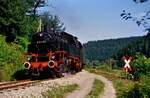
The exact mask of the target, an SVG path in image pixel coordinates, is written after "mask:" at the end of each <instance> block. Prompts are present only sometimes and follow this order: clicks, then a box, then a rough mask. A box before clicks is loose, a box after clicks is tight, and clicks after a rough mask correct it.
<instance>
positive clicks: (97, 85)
mask: <svg viewBox="0 0 150 98" xmlns="http://www.w3.org/2000/svg"><path fill="white" fill-rule="evenodd" d="M103 91H104V83H103V82H101V81H100V80H97V79H95V81H94V83H93V87H92V90H91V92H90V93H89V94H88V96H87V98H99V96H100V94H102V92H103Z"/></svg>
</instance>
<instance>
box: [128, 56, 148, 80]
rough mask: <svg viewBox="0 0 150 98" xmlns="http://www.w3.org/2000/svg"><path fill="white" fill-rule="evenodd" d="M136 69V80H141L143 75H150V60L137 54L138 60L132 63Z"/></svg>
mask: <svg viewBox="0 0 150 98" xmlns="http://www.w3.org/2000/svg"><path fill="white" fill-rule="evenodd" d="M131 65H132V66H133V68H134V73H133V75H134V78H135V79H139V78H140V77H141V76H142V75H147V74H149V73H150V58H146V57H145V56H144V55H142V54H137V55H136V59H135V60H134V61H133V62H132V63H131Z"/></svg>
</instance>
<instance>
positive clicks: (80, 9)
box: [40, 0, 150, 43]
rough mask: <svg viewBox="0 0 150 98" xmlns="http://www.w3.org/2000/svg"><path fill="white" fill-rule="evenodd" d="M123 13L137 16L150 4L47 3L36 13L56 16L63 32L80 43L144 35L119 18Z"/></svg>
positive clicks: (127, 0) (104, 0) (115, 0)
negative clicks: (64, 30)
mask: <svg viewBox="0 0 150 98" xmlns="http://www.w3.org/2000/svg"><path fill="white" fill-rule="evenodd" d="M123 10H126V11H127V12H131V13H132V15H133V16H141V15H143V14H144V12H146V11H148V10H150V1H148V2H146V3H143V4H136V3H134V2H133V0H48V4H47V6H46V7H44V8H41V9H40V11H41V12H44V11H48V12H49V13H50V14H53V15H58V16H59V18H60V20H61V22H63V23H64V25H65V27H66V32H68V33H70V34H73V35H74V36H77V37H78V39H79V40H80V41H81V42H82V43H86V42H88V41H93V40H104V39H114V38H123V37H131V36H142V35H145V34H146V32H145V31H144V29H143V28H142V27H138V26H137V25H136V23H135V22H133V21H131V20H127V21H125V20H123V19H122V18H121V17H120V14H121V13H122V11H123Z"/></svg>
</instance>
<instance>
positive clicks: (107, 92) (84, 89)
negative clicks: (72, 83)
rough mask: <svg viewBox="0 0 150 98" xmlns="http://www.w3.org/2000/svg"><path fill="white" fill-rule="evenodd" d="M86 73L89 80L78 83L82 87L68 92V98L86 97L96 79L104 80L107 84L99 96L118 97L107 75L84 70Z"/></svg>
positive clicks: (100, 97)
mask: <svg viewBox="0 0 150 98" xmlns="http://www.w3.org/2000/svg"><path fill="white" fill-rule="evenodd" d="M84 73H86V75H85V77H87V80H81V82H79V83H77V84H78V85H79V87H80V89H77V90H75V91H74V92H72V93H70V94H68V95H67V97H66V98H85V97H86V96H87V95H88V94H89V93H90V90H91V88H92V85H93V81H94V80H95V79H98V80H100V81H102V82H103V83H104V85H105V87H104V92H103V94H102V95H100V96H99V98H116V92H115V89H114V88H113V85H112V83H111V81H109V80H107V79H106V78H105V77H102V76H100V75H96V74H92V73H89V72H87V71H84Z"/></svg>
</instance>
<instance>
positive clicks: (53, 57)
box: [24, 30, 83, 76]
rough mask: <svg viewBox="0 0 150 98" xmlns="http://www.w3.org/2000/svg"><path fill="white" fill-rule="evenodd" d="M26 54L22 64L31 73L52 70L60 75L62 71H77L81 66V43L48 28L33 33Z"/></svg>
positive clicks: (64, 33)
mask: <svg viewBox="0 0 150 98" xmlns="http://www.w3.org/2000/svg"><path fill="white" fill-rule="evenodd" d="M27 55H28V56H29V58H28V61H27V62H25V63H24V66H25V68H26V69H27V70H28V71H29V72H30V73H31V74H36V75H40V74H43V73H49V74H50V72H53V73H54V74H56V75H57V76H62V73H64V72H78V71H81V70H82V68H83V54H82V44H81V43H80V42H79V41H78V39H77V37H75V36H72V35H71V34H68V33H66V32H53V31H51V30H48V31H42V32H38V33H35V34H33V36H32V39H31V43H30V44H29V45H28V51H27Z"/></svg>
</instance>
